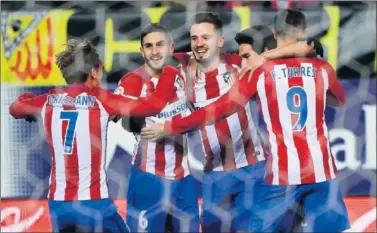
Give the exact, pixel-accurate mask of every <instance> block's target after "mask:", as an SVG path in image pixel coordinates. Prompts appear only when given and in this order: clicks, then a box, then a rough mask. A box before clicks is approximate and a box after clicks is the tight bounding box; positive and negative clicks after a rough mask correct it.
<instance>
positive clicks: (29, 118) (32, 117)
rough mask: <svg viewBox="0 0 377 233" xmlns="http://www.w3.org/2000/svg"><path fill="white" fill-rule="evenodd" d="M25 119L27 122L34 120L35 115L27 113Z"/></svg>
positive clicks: (35, 119) (35, 118)
mask: <svg viewBox="0 0 377 233" xmlns="http://www.w3.org/2000/svg"><path fill="white" fill-rule="evenodd" d="M25 120H26V121H27V122H34V121H37V117H36V116H34V115H27V116H26V117H25Z"/></svg>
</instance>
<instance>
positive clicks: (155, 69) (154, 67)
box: [145, 57, 166, 74]
mask: <svg viewBox="0 0 377 233" xmlns="http://www.w3.org/2000/svg"><path fill="white" fill-rule="evenodd" d="M159 58H161V59H160V60H159V61H158V62H155V61H153V60H152V58H149V59H145V60H146V61H145V63H146V65H147V66H148V67H149V68H150V69H151V70H153V72H154V73H156V74H159V73H161V71H162V68H164V65H165V60H166V59H164V58H163V57H159ZM156 63H157V64H156Z"/></svg>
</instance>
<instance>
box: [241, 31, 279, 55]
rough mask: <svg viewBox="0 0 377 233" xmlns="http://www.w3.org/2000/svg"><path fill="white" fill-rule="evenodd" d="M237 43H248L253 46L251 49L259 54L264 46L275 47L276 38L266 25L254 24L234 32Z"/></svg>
mask: <svg viewBox="0 0 377 233" xmlns="http://www.w3.org/2000/svg"><path fill="white" fill-rule="evenodd" d="M234 39H235V40H236V42H237V44H238V45H241V44H249V45H251V46H252V47H253V50H254V51H255V52H256V53H258V54H261V53H263V52H264V50H265V48H268V49H269V50H271V49H275V48H276V39H275V37H274V34H273V33H272V31H271V29H269V28H268V27H267V26H263V25H256V26H253V27H250V28H247V29H245V30H243V31H241V32H239V33H237V34H236V37H235V38H234Z"/></svg>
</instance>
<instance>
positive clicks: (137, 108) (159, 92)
mask: <svg viewBox="0 0 377 233" xmlns="http://www.w3.org/2000/svg"><path fill="white" fill-rule="evenodd" d="M178 74H179V71H178V70H177V69H176V68H174V67H170V66H168V67H165V68H164V69H163V71H162V73H161V75H160V78H159V82H158V83H157V87H156V90H155V91H154V92H152V94H150V95H148V96H146V97H142V98H139V99H137V100H135V99H133V98H129V97H124V96H120V95H115V94H113V93H111V92H109V91H104V90H103V89H102V91H101V93H99V99H100V101H101V102H102V104H103V105H104V107H105V109H106V111H107V112H108V113H109V114H110V115H122V116H140V117H147V116H154V115H156V114H158V113H159V112H161V111H162V109H163V108H164V107H165V105H166V104H167V103H168V101H169V99H170V98H171V96H172V95H173V91H174V81H175V78H176V76H177V75H178Z"/></svg>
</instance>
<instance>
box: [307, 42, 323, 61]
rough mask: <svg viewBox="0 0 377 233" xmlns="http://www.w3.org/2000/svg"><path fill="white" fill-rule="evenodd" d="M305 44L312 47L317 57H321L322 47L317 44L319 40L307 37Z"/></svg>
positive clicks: (319, 43)
mask: <svg viewBox="0 0 377 233" xmlns="http://www.w3.org/2000/svg"><path fill="white" fill-rule="evenodd" d="M306 43H307V44H308V45H311V46H312V47H313V49H314V50H315V53H316V54H317V55H319V56H320V57H323V47H322V44H321V42H319V40H317V39H315V38H313V37H309V38H308V40H307V41H306Z"/></svg>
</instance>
